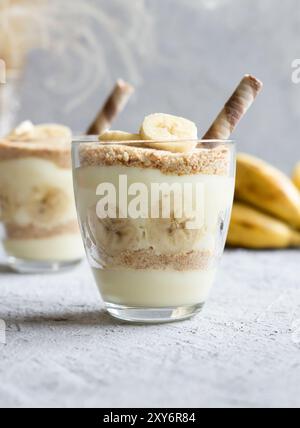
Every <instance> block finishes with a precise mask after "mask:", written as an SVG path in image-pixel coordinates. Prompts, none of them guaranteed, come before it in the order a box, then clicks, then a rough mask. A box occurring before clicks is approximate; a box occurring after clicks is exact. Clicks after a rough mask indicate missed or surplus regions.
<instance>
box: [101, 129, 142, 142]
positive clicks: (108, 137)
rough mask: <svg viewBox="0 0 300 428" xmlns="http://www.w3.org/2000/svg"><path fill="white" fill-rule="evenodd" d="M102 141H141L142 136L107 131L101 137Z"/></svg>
mask: <svg viewBox="0 0 300 428" xmlns="http://www.w3.org/2000/svg"><path fill="white" fill-rule="evenodd" d="M99 140H100V141H103V142H113V141H140V140H141V136H140V134H129V133H128V132H123V131H107V132H104V134H102V135H100V137H99Z"/></svg>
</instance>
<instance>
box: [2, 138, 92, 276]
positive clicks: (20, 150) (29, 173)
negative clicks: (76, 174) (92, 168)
mask: <svg viewBox="0 0 300 428" xmlns="http://www.w3.org/2000/svg"><path fill="white" fill-rule="evenodd" d="M0 239H1V243H2V247H3V249H2V254H1V260H2V264H5V265H7V266H9V267H11V268H13V269H14V270H16V271H18V272H21V273H23V272H24V273H35V272H51V271H57V270H60V269H63V268H68V267H71V266H73V265H74V264H76V263H78V262H79V261H80V260H81V259H82V258H83V256H84V249H83V245H82V240H81V236H80V231H79V227H78V221H77V214H76V209H75V201H74V192H73V180H72V168H71V143H70V141H68V142H64V141H59V139H58V138H55V139H51V138H49V139H44V140H43V141H36V140H35V141H26V142H24V141H17V140H14V141H6V140H5V139H2V140H0Z"/></svg>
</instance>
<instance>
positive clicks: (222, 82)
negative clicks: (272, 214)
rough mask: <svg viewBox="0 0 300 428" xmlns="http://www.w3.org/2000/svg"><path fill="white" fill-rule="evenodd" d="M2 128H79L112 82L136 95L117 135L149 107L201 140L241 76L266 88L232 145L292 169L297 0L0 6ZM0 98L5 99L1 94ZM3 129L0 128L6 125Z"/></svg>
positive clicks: (14, 1)
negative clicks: (24, 123) (182, 121)
mask: <svg viewBox="0 0 300 428" xmlns="http://www.w3.org/2000/svg"><path fill="white" fill-rule="evenodd" d="M0 4H1V7H0V31H1V36H0V58H1V57H2V58H3V59H5V61H6V63H7V67H8V70H7V79H8V84H7V85H5V86H3V85H2V86H1V92H2V93H1V101H0V102H1V107H0V108H1V121H2V130H4V129H5V127H6V128H7V127H8V126H12V124H13V123H12V122H19V121H21V120H24V119H31V120H32V121H33V122H35V123H40V122H59V123H65V124H66V125H70V126H71V127H72V129H73V131H74V132H76V133H80V132H83V131H84V130H85V129H86V127H87V126H88V125H89V123H90V122H91V120H92V119H93V118H94V116H95V114H96V112H97V111H98V110H99V108H100V106H101V104H102V102H103V101H104V99H105V97H106V95H107V93H108V92H109V91H110V89H111V87H112V86H113V84H114V82H115V80H116V79H117V78H118V77H122V78H124V79H126V80H128V81H130V82H131V83H133V84H134V85H135V86H136V89H137V91H136V93H135V95H134V97H133V98H132V99H131V101H130V103H129V105H128V106H127V108H126V110H125V111H124V112H123V113H122V115H121V116H120V117H119V118H118V120H117V123H116V124H115V128H121V129H124V130H129V131H135V130H137V129H138V127H139V125H140V123H141V121H142V118H143V117H144V116H145V115H146V114H148V113H150V112H165V113H173V114H178V115H182V116H186V117H187V118H190V119H192V120H194V121H195V122H197V123H198V126H199V130H200V133H201V134H202V133H204V132H205V131H206V130H207V128H208V127H209V125H210V124H211V122H212V120H213V119H214V117H215V116H216V114H217V113H218V111H219V110H220V108H221V107H222V105H223V104H224V102H225V101H226V99H227V97H228V96H229V95H230V94H231V93H232V90H233V89H234V88H235V86H236V85H237V83H238V82H239V80H240V79H241V77H242V75H243V74H245V73H253V74H255V75H257V77H258V78H260V79H261V80H263V81H264V84H265V88H264V92H263V94H262V95H261V96H260V97H259V99H258V100H257V102H256V103H255V106H254V107H253V108H252V109H251V110H250V112H249V113H248V115H247V117H246V118H245V119H244V120H243V122H242V123H241V124H240V126H239V128H238V130H237V131H236V133H235V135H234V138H235V139H236V140H237V142H238V144H239V149H240V150H242V151H247V152H249V153H253V154H256V155H259V156H261V157H263V158H265V159H266V160H268V161H271V162H272V163H274V164H275V165H277V166H279V167H281V168H282V169H284V170H285V171H286V172H290V170H291V169H292V167H293V166H294V164H295V156H296V158H298V154H299V145H300V143H299V141H298V140H299V130H300V121H299V119H300V102H299V100H300V85H296V84H294V83H292V79H291V76H292V67H291V64H292V61H293V60H294V59H295V58H298V57H300V48H299V40H298V33H299V28H300V5H299V1H298V0H286V1H285V2H282V1H281V0H243V1H240V0H110V1H107V0H64V1H62V0H51V1H48V2H47V0H10V1H9V0H0ZM4 92H5V93H4ZM4 122H5V123H4Z"/></svg>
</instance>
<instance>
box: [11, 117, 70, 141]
mask: <svg viewBox="0 0 300 428" xmlns="http://www.w3.org/2000/svg"><path fill="white" fill-rule="evenodd" d="M7 138H8V140H10V141H21V142H22V141H23V142H30V141H34V142H36V141H41V140H47V139H59V141H61V140H64V141H65V140H66V141H71V139H72V132H71V130H70V129H69V128H68V127H66V126H63V125H56V124H42V125H37V126H34V125H33V123H32V122H30V121H25V122H23V123H21V124H20V125H19V126H18V127H17V128H16V129H15V130H14V131H13V132H12V133H11V134H9V135H8V136H7Z"/></svg>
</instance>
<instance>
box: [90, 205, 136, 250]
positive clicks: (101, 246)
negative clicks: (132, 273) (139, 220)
mask: <svg viewBox="0 0 300 428" xmlns="http://www.w3.org/2000/svg"><path fill="white" fill-rule="evenodd" d="M85 226H86V227H85V229H86V234H87V235H88V238H89V239H90V240H91V242H92V243H93V244H94V245H95V246H96V247H97V249H98V251H99V252H100V253H101V252H104V253H106V254H108V255H109V256H114V255H117V254H119V253H120V252H122V251H125V250H128V249H130V250H134V249H137V248H138V246H139V244H140V242H141V240H142V239H143V231H142V229H141V228H139V227H138V225H137V224H135V222H134V221H133V220H130V219H127V218H126V219H120V218H106V219H100V218H99V217H98V216H97V213H96V207H93V208H90V210H89V212H88V216H87V221H86V225H85Z"/></svg>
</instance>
